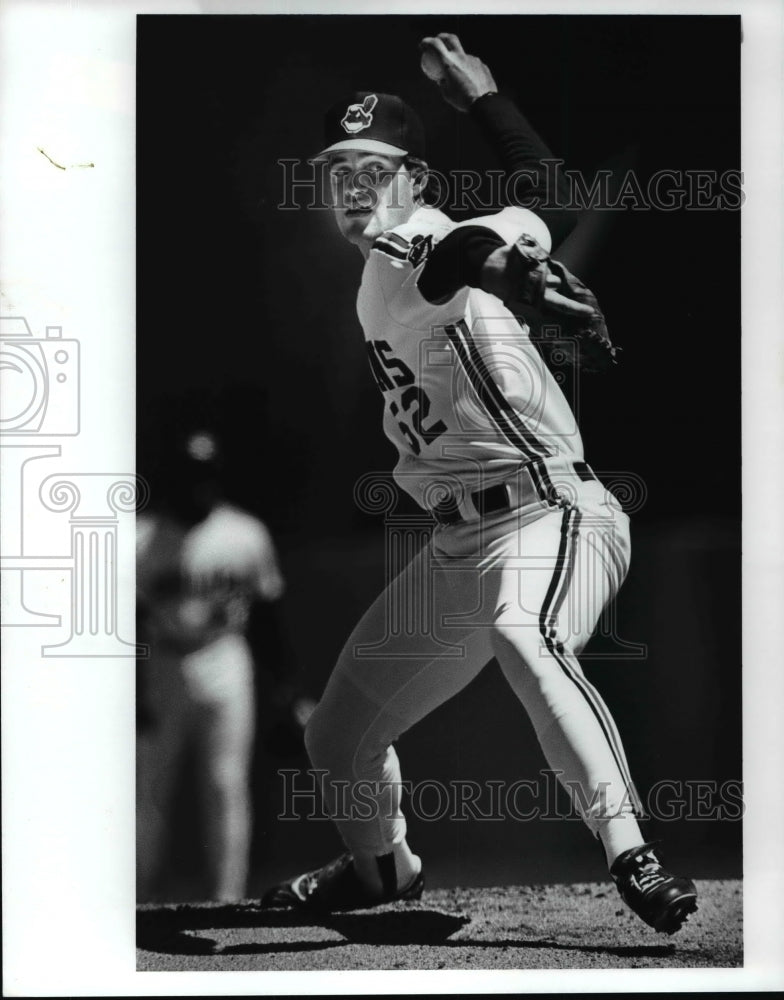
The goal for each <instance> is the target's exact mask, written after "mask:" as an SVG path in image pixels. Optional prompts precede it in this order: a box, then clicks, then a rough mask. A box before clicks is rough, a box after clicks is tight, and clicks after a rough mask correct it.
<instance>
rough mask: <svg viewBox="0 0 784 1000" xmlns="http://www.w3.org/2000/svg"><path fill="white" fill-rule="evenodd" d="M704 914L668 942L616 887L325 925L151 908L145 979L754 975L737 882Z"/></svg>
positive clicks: (454, 903) (716, 885) (199, 908)
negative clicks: (357, 973) (197, 974)
mask: <svg viewBox="0 0 784 1000" xmlns="http://www.w3.org/2000/svg"><path fill="white" fill-rule="evenodd" d="M698 891H699V893H700V906H699V910H698V911H697V913H696V914H694V915H693V916H692V918H691V920H690V922H689V923H688V924H686V925H685V927H684V928H683V929H682V930H681V931H680V932H679V933H678V934H676V935H673V936H672V937H667V936H666V935H660V934H656V933H655V932H654V931H653V930H652V929H651V928H649V927H647V926H646V925H645V924H643V923H642V922H641V921H640V920H639V919H638V918H637V917H635V916H634V915H633V914H632V913H631V912H630V911H629V910H628V909H627V908H626V907H625V906H624V904H623V903H622V902H621V900H620V898H619V896H618V894H617V892H616V891H615V888H614V887H613V886H611V885H608V884H597V883H580V884H575V885H532V886H513V887H507V888H493V889H439V890H434V891H432V892H426V893H425V895H424V897H423V899H422V900H421V901H419V902H417V903H393V904H390V905H387V906H379V907H376V908H375V909H372V910H358V911H355V912H353V913H345V914H332V915H327V916H324V917H323V918H321V917H317V916H315V915H313V914H310V913H302V912H301V911H294V910H261V909H259V907H258V905H257V904H255V903H253V902H247V903H240V904H233V905H221V904H215V903H204V904H199V905H179V906H152V905H148V906H144V907H140V908H139V911H138V932H137V945H138V962H137V968H138V969H139V970H140V971H154V970H169V971H172V970H177V971H184V970H188V971H197V970H204V971H212V972H215V971H227V972H240V971H282V970H296V971H299V972H304V971H309V970H318V969H330V970H333V971H337V970H340V971H344V970H350V969H643V968H644V969H671V968H715V967H720V968H730V967H738V966H741V965H742V964H743V953H742V933H741V930H742V928H741V919H742V896H741V884H740V882H737V881H704V882H700V883H698Z"/></svg>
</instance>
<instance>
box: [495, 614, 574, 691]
mask: <svg viewBox="0 0 784 1000" xmlns="http://www.w3.org/2000/svg"><path fill="white" fill-rule="evenodd" d="M491 639H492V646H493V651H494V653H495V655H496V657H497V658H498V660H499V662H500V663H501V666H502V667H503V668H504V669H505V670H508V669H510V668H512V669H514V670H516V671H519V672H520V674H521V676H523V677H525V678H528V679H531V680H533V679H537V680H539V681H542V680H545V679H546V678H548V677H549V676H551V675H552V674H553V673H554V672H555V673H560V671H561V667H560V664H559V660H560V659H561V658H562V657H563V656H568V657H571V656H572V655H573V654H574V649H573V647H572V644H571V643H570V642H569V641H568V640H567V641H564V639H563V637H561V636H560V635H558V634H555V633H553V632H552V631H546V630H545V628H544V627H541V626H540V623H539V621H538V619H533V618H531V619H524V620H522V621H521V620H514V621H512V620H508V619H503V618H502V619H499V621H497V622H496V623H495V626H494V628H493V633H492V637H491Z"/></svg>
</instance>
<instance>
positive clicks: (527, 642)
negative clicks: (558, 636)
mask: <svg viewBox="0 0 784 1000" xmlns="http://www.w3.org/2000/svg"><path fill="white" fill-rule="evenodd" d="M491 642H492V646H493V652H494V653H495V654H496V656H497V657H498V658H499V660H502V661H506V660H509V659H510V658H511V657H517V658H518V659H520V660H522V661H523V662H524V663H525V664H535V663H536V662H537V661H538V660H539V659H540V658H541V654H542V650H544V649H546V646H545V642H544V637H543V636H542V633H541V632H540V630H539V625H538V622H537V621H535V620H534V619H515V620H512V619H505V618H500V619H499V620H498V621H497V622H495V624H494V626H493V631H492V633H491Z"/></svg>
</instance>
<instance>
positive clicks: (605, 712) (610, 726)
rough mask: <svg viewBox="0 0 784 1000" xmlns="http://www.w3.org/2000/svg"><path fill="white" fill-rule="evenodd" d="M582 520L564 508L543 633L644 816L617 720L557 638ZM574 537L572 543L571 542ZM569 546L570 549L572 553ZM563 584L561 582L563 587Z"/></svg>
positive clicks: (541, 622)
mask: <svg viewBox="0 0 784 1000" xmlns="http://www.w3.org/2000/svg"><path fill="white" fill-rule="evenodd" d="M581 519H582V515H581V514H580V511H579V510H578V509H577V508H576V507H573V506H568V507H566V508H565V509H564V513H563V518H562V520H561V541H560V545H559V547H558V556H557V558H556V561H555V570H554V571H553V575H552V578H551V579H550V586H549V587H548V589H547V593H546V594H545V598H544V601H543V603H542V609H541V612H540V614H539V632H540V634H541V636H542V638H543V639H544V642H545V646H546V647H547V649H548V651H549V652H550V654H551V655H552V656H553V658H554V659H555V661H556V662H557V663H558V665H559V666H560V668H561V670H562V671H563V672H564V674H566V676H567V677H568V678H569V679H570V680H571V681H572V683H573V684H574V685H575V686H576V687H577V689H578V690H579V691H580V693H581V694H582V696H583V697H584V698H585V700H586V701H587V702H588V705H589V706H590V708H591V711H592V712H593V714H594V716H595V717H596V721H597V722H598V723H599V726H600V727H601V730H602V732H603V733H604V736H605V739H606V740H607V745H608V746H609V748H610V752H611V753H612V755H613V757H614V759H615V763H616V764H617V766H618V770H619V771H620V774H621V778H622V780H623V782H624V784H625V785H626V789H627V792H628V794H629V796H630V799H631V803H632V806H633V809H634V812H635V814H636V815H637V816H642V815H643V809H642V803H641V802H640V800H639V797H638V795H637V791H636V789H635V787H634V782H633V781H632V777H631V774H630V772H629V765H628V763H627V761H626V755H625V754H624V752H623V747H622V745H621V738H620V736H619V735H618V731H617V730H616V728H615V723H614V722H613V720H612V717H611V715H610V712H609V709H608V708H607V706H606V705H605V703H604V701H603V700H602V698H601V696H600V694H599V692H598V691H597V690H596V688H595V687H594V686H593V685H592V684H591V683H590V682H589V681H588V680H586V678H585V677H584V676H583V674H582V671H581V670H580V669H579V666H578V667H577V669H575V667H574V666H573V665H572V664H570V662H569V657H568V656H567V655H566V653H565V652H564V647H563V643H562V642H557V641H556V623H557V620H558V612H559V611H560V610H561V606H562V604H563V602H564V600H565V599H566V594H567V592H568V590H569V585H570V584H571V581H572V574H573V572H574V564H575V554H576V549H577V541H578V538H579V528H580V521H581ZM570 536H571V544H570V542H569V539H570ZM567 547H568V550H569V551H568V555H567ZM559 583H560V584H561V586H560V587H559ZM556 591H558V597H557V598H556V599H555V600H554V598H555V594H556Z"/></svg>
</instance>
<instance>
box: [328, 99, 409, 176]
mask: <svg viewBox="0 0 784 1000" xmlns="http://www.w3.org/2000/svg"><path fill="white" fill-rule="evenodd" d="M324 140H325V144H326V145H325V148H324V149H322V150H321V152H320V153H318V155H317V156H314V157H313V159H314V160H319V159H322V158H323V157H325V156H326V154H327V153H333V152H336V151H338V150H341V149H359V150H365V151H367V152H369V153H389V154H391V155H393V156H403V155H408V156H415V157H417V158H418V159H424V157H425V130H424V128H423V127H422V122H421V120H420V118H419V115H418V114H417V113H416V112H415V111H414V110H413V109H412V108H410V107H409V106H408V105H407V104H406V103H405V101H403V100H401V99H400V98H399V97H395V95H394V94H380V93H378V92H377V91H369V90H359V91H355V92H354V93H353V94H349V95H348V96H347V97H346V98H344V99H343V100H342V101H338V103H337V104H333V106H332V107H331V108H330V109H329V111H328V112H327V113H326V115H325V116H324Z"/></svg>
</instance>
